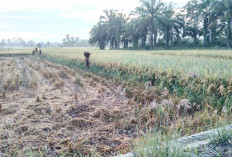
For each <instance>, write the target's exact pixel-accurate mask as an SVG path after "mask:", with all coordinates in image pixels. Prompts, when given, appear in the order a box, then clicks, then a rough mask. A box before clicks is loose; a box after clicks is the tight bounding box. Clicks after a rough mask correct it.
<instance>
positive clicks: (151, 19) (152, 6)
mask: <svg viewBox="0 0 232 157" xmlns="http://www.w3.org/2000/svg"><path fill="white" fill-rule="evenodd" d="M140 3H141V6H140V7H137V8H136V9H135V13H136V14H137V16H138V17H139V18H140V19H141V20H142V21H144V23H143V24H147V25H148V27H147V28H148V31H149V35H150V45H151V49H154V36H155V37H156V35H157V27H155V26H157V21H158V19H160V17H161V16H162V15H161V10H162V7H163V5H164V4H163V3H162V2H160V0H159V1H157V0H140Z"/></svg>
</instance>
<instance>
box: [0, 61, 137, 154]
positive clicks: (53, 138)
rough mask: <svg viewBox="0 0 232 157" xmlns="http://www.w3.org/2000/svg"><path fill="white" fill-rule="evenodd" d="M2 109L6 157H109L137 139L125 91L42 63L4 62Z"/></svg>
mask: <svg viewBox="0 0 232 157" xmlns="http://www.w3.org/2000/svg"><path fill="white" fill-rule="evenodd" d="M0 105H1V108H2V109H1V111H0V156H1V154H2V155H3V156H4V155H6V156H8V155H10V156H12V155H14V153H15V152H18V154H17V156H24V155H25V154H26V153H28V152H39V153H41V154H43V155H45V156H56V155H60V154H61V153H64V154H65V153H66V155H67V156H68V155H69V153H75V152H77V150H78V151H80V152H82V153H83V152H85V153H86V154H90V153H91V152H95V153H94V154H95V156H97V155H99V156H100V155H102V156H109V155H114V154H116V152H120V151H127V149H128V148H129V146H130V144H131V142H132V139H133V136H136V133H135V128H134V126H133V125H131V124H128V119H129V115H130V114H131V112H132V108H131V107H130V105H128V99H127V98H126V96H125V93H124V92H123V90H121V88H119V87H117V86H116V85H114V84H113V83H112V82H111V81H108V80H105V79H103V78H100V77H98V76H93V75H90V74H88V73H84V72H81V71H79V72H77V71H74V70H73V69H70V68H67V67H64V66H60V65H57V64H53V63H50V62H47V61H44V60H40V59H37V58H28V57H27V58H26V57H25V58H23V57H21V58H20V57H14V58H10V57H8V58H0Z"/></svg>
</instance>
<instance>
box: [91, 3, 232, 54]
mask: <svg viewBox="0 0 232 157" xmlns="http://www.w3.org/2000/svg"><path fill="white" fill-rule="evenodd" d="M104 14H105V15H104V16H101V17H100V21H99V22H98V23H97V24H96V25H95V26H93V28H92V30H91V31H90V39H89V43H90V44H92V45H97V46H98V47H99V48H100V49H105V47H106V46H107V45H108V44H109V46H110V49H119V48H120V43H121V44H122V45H123V48H124V49H152V50H153V49H157V48H167V49H169V48H193V47H197V48H199V47H203V48H206V47H229V48H231V46H232V43H231V42H232V32H231V21H232V1H231V0H190V1H188V3H187V4H186V5H185V6H184V7H182V8H175V7H174V5H173V3H172V2H171V3H170V4H165V3H163V1H158V0H140V6H138V7H136V8H135V10H134V11H132V12H131V14H130V16H127V15H126V14H124V13H122V12H119V11H117V10H105V11H104Z"/></svg>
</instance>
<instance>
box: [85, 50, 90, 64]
mask: <svg viewBox="0 0 232 157" xmlns="http://www.w3.org/2000/svg"><path fill="white" fill-rule="evenodd" d="M84 56H85V66H86V67H87V68H89V57H90V53H89V52H84Z"/></svg>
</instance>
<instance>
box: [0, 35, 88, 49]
mask: <svg viewBox="0 0 232 157" xmlns="http://www.w3.org/2000/svg"><path fill="white" fill-rule="evenodd" d="M0 47H2V48H4V47H39V48H44V47H90V44H89V43H88V40H86V39H81V40H80V39H79V37H72V36H70V35H69V34H67V35H66V36H65V38H63V39H62V42H50V41H47V42H35V41H33V40H30V41H25V40H23V39H22V38H20V37H19V38H13V39H2V40H0Z"/></svg>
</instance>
